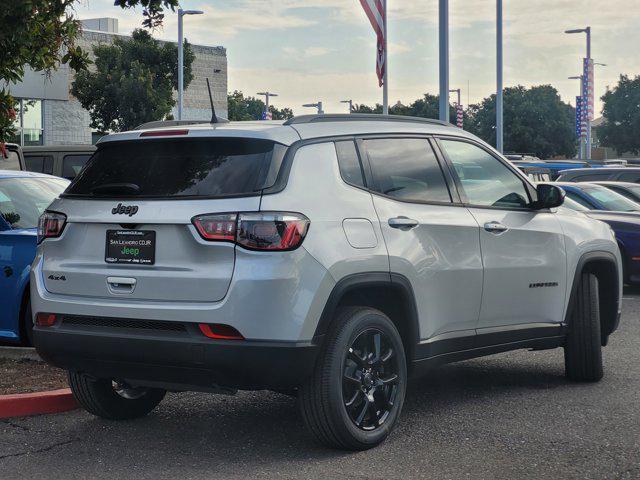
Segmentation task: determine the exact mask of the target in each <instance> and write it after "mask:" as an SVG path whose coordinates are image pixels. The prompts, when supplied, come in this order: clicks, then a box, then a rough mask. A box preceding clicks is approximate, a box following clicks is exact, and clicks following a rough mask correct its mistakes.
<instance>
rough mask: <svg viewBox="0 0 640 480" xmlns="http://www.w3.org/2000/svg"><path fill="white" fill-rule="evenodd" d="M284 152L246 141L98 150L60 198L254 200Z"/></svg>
mask: <svg viewBox="0 0 640 480" xmlns="http://www.w3.org/2000/svg"><path fill="white" fill-rule="evenodd" d="M285 150H286V147H284V146H283V145H280V144H277V143H274V142H271V141H268V140H256V139H246V138H215V139H211V138H208V139H179V140H176V139H171V140H144V141H133V142H117V143H116V142H114V143H106V144H104V145H101V146H100V147H99V148H98V150H97V152H96V153H95V154H94V155H93V156H92V157H91V159H90V160H89V162H88V163H87V164H86V166H85V168H84V169H83V170H82V171H81V173H80V174H79V175H78V176H77V177H76V179H75V180H74V181H73V183H72V184H71V186H70V187H69V189H68V190H67V191H66V192H65V196H74V197H75V196H81V197H94V198H108V197H114V198H115V197H117V198H122V197H129V196H130V197H139V198H171V197H180V198H181V197H207V198H215V197H229V196H242V195H255V194H257V193H259V192H260V190H262V189H264V188H268V187H271V186H273V184H274V183H275V181H276V178H277V175H278V171H279V170H280V165H281V164H282V159H283V157H284V153H285Z"/></svg>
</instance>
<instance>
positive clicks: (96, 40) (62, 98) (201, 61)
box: [8, 18, 227, 146]
mask: <svg viewBox="0 0 640 480" xmlns="http://www.w3.org/2000/svg"><path fill="white" fill-rule="evenodd" d="M82 24H83V27H84V30H83V33H82V37H81V38H80V39H79V41H78V44H79V45H80V46H81V47H83V48H84V49H85V50H87V51H88V52H90V53H91V52H92V47H93V46H95V45H98V44H108V43H111V42H113V39H114V38H116V37H118V36H122V37H124V35H120V34H119V33H118V20H117V19H115V18H96V19H89V20H83V21H82ZM191 48H192V49H193V52H194V54H195V60H194V62H193V64H192V72H193V81H192V82H191V84H190V85H189V87H188V88H187V89H186V90H185V92H184V99H183V105H184V108H183V115H182V117H183V119H189V120H191V119H197V120H201V119H202V120H208V119H210V118H211V107H210V104H209V95H208V93H207V84H206V79H207V78H209V82H210V83H211V93H212V96H213V100H214V105H215V107H216V112H217V113H218V114H219V115H221V116H224V117H226V116H227V53H226V50H225V49H224V48H223V47H210V46H204V45H193V44H192V45H191ZM73 77H74V75H73V71H72V70H70V69H69V67H68V66H66V65H62V66H61V67H60V68H59V69H58V70H57V71H55V72H53V73H52V74H51V76H50V77H49V78H47V77H46V76H45V75H44V74H43V73H42V72H34V71H32V70H29V69H26V71H25V76H24V79H23V81H22V82H20V83H18V84H16V85H13V84H10V85H9V86H8V88H9V91H10V92H11V94H12V95H13V96H14V97H15V98H16V99H18V100H19V101H20V108H19V110H18V118H17V119H16V126H17V127H18V129H17V130H18V135H17V136H16V138H15V139H12V141H14V142H16V143H19V144H21V145H23V146H24V145H64V144H90V143H93V142H94V141H95V139H96V138H97V136H96V135H95V132H92V130H91V128H90V126H89V124H90V118H89V112H88V111H86V110H85V109H83V108H82V106H81V105H80V102H78V100H77V99H76V98H74V97H73V95H71V93H70V90H71V83H72V82H73ZM176 110H177V107H176V108H174V112H173V115H174V117H177V112H176Z"/></svg>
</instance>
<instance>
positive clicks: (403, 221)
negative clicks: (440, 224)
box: [389, 216, 419, 230]
mask: <svg viewBox="0 0 640 480" xmlns="http://www.w3.org/2000/svg"><path fill="white" fill-rule="evenodd" d="M418 224H419V222H418V221H417V220H414V219H413V218H407V217H403V216H400V217H395V218H390V219H389V226H390V227H391V228H399V229H400V230H411V229H412V228H415V227H417V226H418Z"/></svg>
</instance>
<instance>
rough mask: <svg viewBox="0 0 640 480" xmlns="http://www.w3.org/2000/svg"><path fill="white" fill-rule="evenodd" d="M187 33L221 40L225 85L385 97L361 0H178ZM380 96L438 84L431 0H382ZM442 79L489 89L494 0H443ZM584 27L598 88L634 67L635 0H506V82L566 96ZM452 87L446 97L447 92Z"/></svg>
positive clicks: (333, 107)
mask: <svg viewBox="0 0 640 480" xmlns="http://www.w3.org/2000/svg"><path fill="white" fill-rule="evenodd" d="M181 6H182V8H184V9H197V10H203V11H204V12H205V13H204V15H196V16H189V17H185V36H186V37H187V39H188V40H189V41H190V42H191V43H195V44H201V45H211V46H217V45H221V46H224V47H225V48H226V49H227V57H228V67H229V90H230V91H233V90H241V91H243V92H244V93H245V95H255V94H256V93H257V92H261V91H265V90H268V91H271V92H276V93H278V94H279V97H277V98H273V99H272V100H271V101H272V103H273V104H274V105H275V106H277V107H290V108H292V109H293V111H294V113H296V114H302V113H312V110H311V109H308V108H304V107H302V104H303V103H314V102H316V101H318V100H321V101H322V102H323V105H324V109H325V111H326V112H327V113H336V112H347V111H348V107H347V106H346V105H344V104H341V103H340V100H346V99H352V100H353V101H354V102H355V103H357V104H361V103H362V104H368V105H373V104H375V103H376V102H378V103H382V89H381V88H379V87H378V82H377V77H376V75H375V48H376V47H375V45H376V41H375V35H374V33H373V30H372V29H371V26H370V24H369V22H368V20H367V18H366V16H365V14H364V11H363V10H362V7H361V6H360V2H359V1H358V0H209V1H202V0H183V1H182V2H181ZM388 9H389V12H388V29H389V100H390V103H392V104H393V103H396V102H397V101H401V102H402V103H405V104H409V103H411V102H412V101H413V100H415V99H417V98H419V97H421V96H422V95H423V94H424V93H426V92H428V93H432V94H437V93H438V0H388ZM449 11H450V87H451V88H452V89H455V88H461V89H462V102H463V104H465V105H466V104H468V103H469V102H470V103H476V102H479V101H480V100H482V99H483V98H484V97H486V96H488V95H491V94H492V93H494V92H495V82H496V55H495V50H496V37H495V30H496V28H495V27H496V25H495V18H496V11H495V0H450V2H449ZM76 13H77V16H78V17H79V18H81V19H85V18H96V17H114V18H117V19H118V20H119V31H120V33H125V34H126V33H130V32H131V31H132V30H133V29H134V28H137V27H139V26H140V24H141V22H142V15H141V10H140V9H138V10H122V9H120V8H119V7H115V6H114V5H113V0H80V2H79V3H78V4H77V6H76ZM587 25H590V26H591V28H592V56H593V58H594V59H595V61H596V62H601V63H605V64H607V66H605V67H601V66H596V67H595V68H596V72H595V93H596V99H597V100H596V113H597V115H596V116H598V114H599V112H600V110H601V102H600V101H599V97H600V96H602V94H604V93H605V91H606V89H607V86H611V87H613V86H615V84H616V83H617V80H618V78H619V76H620V74H627V75H631V76H636V75H640V48H639V47H640V0H607V1H606V2H605V1H603V0H580V1H578V0H505V1H504V52H505V53H504V82H505V87H509V86H515V85H524V86H532V85H540V84H551V85H553V86H554V87H556V88H557V89H558V90H559V92H560V95H561V97H562V99H563V100H564V101H566V102H570V103H571V104H575V96H576V95H578V94H579V82H578V80H569V79H567V77H569V76H573V75H579V74H580V73H581V59H582V57H584V56H585V50H586V39H585V35H584V34H574V35H567V34H564V33H563V32H564V30H566V29H570V28H583V27H585V26H587ZM154 36H155V37H156V38H160V39H165V40H175V39H176V38H177V14H175V13H171V12H167V14H166V17H165V21H164V25H163V27H162V28H160V29H158V30H156V31H155V32H154ZM453 100H454V98H453V97H452V101H453Z"/></svg>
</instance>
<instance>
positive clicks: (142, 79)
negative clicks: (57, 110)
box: [71, 30, 194, 132]
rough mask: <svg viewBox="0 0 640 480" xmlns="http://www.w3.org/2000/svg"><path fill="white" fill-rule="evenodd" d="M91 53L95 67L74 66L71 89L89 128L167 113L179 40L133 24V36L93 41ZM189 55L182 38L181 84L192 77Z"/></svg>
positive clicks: (128, 125) (119, 126)
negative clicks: (165, 38) (160, 36)
mask: <svg viewBox="0 0 640 480" xmlns="http://www.w3.org/2000/svg"><path fill="white" fill-rule="evenodd" d="M93 53H94V55H95V71H88V70H83V71H81V72H78V74H77V75H76V79H75V81H74V82H73V85H72V89H71V93H73V95H74V96H75V97H76V98H77V99H78V100H79V101H80V103H81V104H82V106H83V108H85V109H87V110H88V111H89V113H90V115H91V126H92V127H93V128H95V129H97V130H98V131H99V132H107V131H115V132H117V131H123V130H130V129H132V128H135V127H136V126H138V125H140V124H142V123H145V122H151V121H154V120H162V119H164V118H166V117H167V115H168V114H169V112H170V111H171V108H172V107H173V106H174V105H175V101H174V100H173V91H174V90H176V89H177V88H178V67H177V61H178V60H177V59H178V47H177V45H174V44H173V43H160V42H158V41H157V40H154V39H153V38H152V37H151V35H150V34H149V33H148V32H147V31H145V30H134V32H133V34H132V38H131V39H127V38H116V39H115V40H114V41H113V44H112V45H98V46H96V47H94V48H93ZM193 59H194V54H193V51H192V50H191V47H190V45H189V44H188V43H187V42H185V48H184V86H185V88H186V87H187V86H188V85H189V83H190V82H191V80H192V79H193V74H192V72H191V64H192V63H193Z"/></svg>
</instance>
